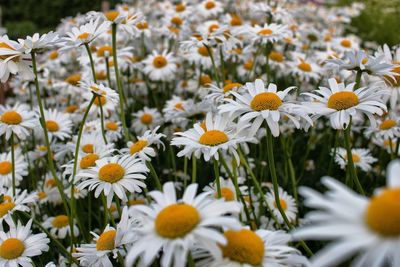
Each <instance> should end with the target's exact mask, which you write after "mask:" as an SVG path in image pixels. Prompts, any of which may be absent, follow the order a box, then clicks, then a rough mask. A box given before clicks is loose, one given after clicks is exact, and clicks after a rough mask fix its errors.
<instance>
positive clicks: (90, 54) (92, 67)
mask: <svg viewBox="0 0 400 267" xmlns="http://www.w3.org/2000/svg"><path fill="white" fill-rule="evenodd" d="M85 48H86V52H87V54H88V56H89V60H90V68H91V69H92V75H93V81H94V82H95V83H97V79H96V72H95V70H94V63H93V56H92V52H91V51H90V47H89V44H88V43H85Z"/></svg>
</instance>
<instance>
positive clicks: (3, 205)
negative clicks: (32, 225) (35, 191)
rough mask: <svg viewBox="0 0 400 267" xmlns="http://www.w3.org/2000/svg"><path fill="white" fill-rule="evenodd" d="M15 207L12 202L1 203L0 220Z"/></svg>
mask: <svg viewBox="0 0 400 267" xmlns="http://www.w3.org/2000/svg"><path fill="white" fill-rule="evenodd" d="M14 207H15V203H14V202H3V203H1V204H0V218H3V217H4V215H6V214H7V213H8V212H9V211H10V210H12V209H13V208H14Z"/></svg>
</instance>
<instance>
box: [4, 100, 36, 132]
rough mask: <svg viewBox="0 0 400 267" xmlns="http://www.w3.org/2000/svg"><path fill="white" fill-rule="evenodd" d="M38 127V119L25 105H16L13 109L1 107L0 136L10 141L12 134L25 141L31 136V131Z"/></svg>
mask: <svg viewBox="0 0 400 267" xmlns="http://www.w3.org/2000/svg"><path fill="white" fill-rule="evenodd" d="M36 126H38V123H37V118H36V116H35V113H34V112H33V111H30V110H29V109H28V106H26V105H24V104H19V103H16V104H15V105H14V106H13V107H10V106H2V105H1V106H0V135H4V134H5V136H6V139H7V140H8V139H9V138H10V136H11V133H14V134H15V135H16V136H17V137H18V138H19V139H22V140H24V139H25V138H26V137H27V136H28V135H30V133H29V130H31V129H34V128H35V127H36Z"/></svg>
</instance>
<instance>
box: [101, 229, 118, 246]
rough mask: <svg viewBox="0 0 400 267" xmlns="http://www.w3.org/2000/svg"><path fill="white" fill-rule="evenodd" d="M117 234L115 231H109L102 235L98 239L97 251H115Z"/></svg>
mask: <svg viewBox="0 0 400 267" xmlns="http://www.w3.org/2000/svg"><path fill="white" fill-rule="evenodd" d="M116 235H117V232H116V231H115V230H109V231H107V232H104V233H102V234H101V235H100V236H99V239H97V242H96V249H97V250H113V249H114V248H115V236H116Z"/></svg>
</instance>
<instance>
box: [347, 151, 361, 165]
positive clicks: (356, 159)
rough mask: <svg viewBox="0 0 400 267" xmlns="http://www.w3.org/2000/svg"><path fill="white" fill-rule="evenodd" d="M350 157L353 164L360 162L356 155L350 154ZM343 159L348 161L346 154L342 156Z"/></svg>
mask: <svg viewBox="0 0 400 267" xmlns="http://www.w3.org/2000/svg"><path fill="white" fill-rule="evenodd" d="M351 157H352V158H353V162H354V163H358V162H360V161H361V158H360V156H359V155H357V154H356V153H352V154H351ZM344 159H345V160H346V161H347V159H348V158H347V154H346V155H344Z"/></svg>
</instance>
